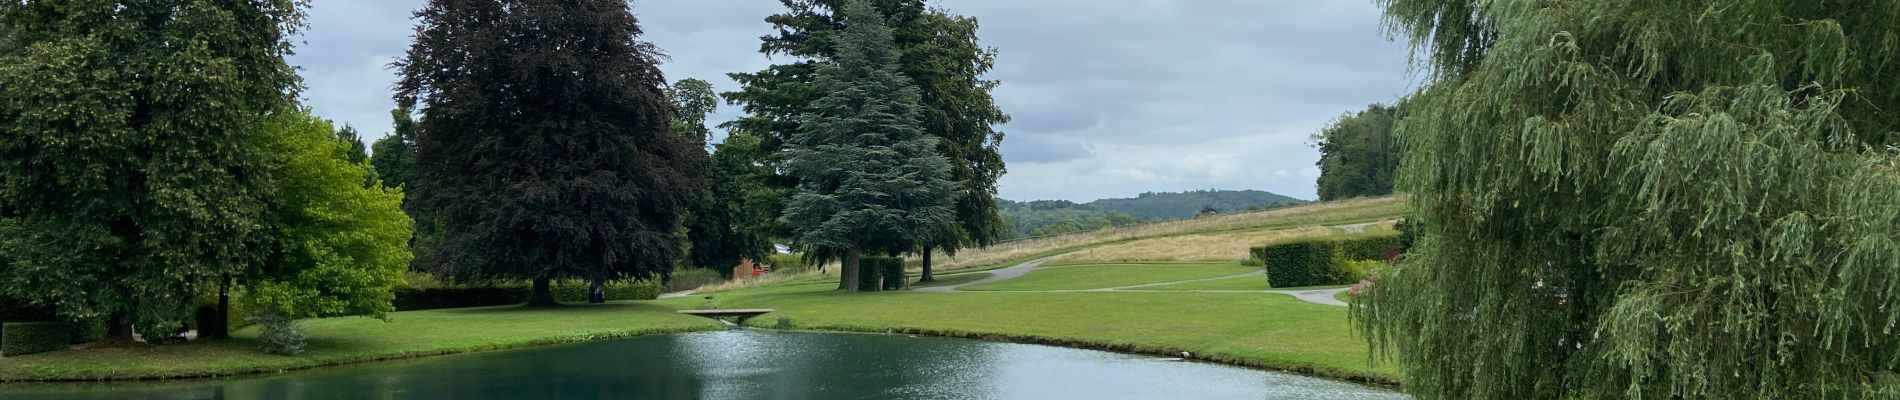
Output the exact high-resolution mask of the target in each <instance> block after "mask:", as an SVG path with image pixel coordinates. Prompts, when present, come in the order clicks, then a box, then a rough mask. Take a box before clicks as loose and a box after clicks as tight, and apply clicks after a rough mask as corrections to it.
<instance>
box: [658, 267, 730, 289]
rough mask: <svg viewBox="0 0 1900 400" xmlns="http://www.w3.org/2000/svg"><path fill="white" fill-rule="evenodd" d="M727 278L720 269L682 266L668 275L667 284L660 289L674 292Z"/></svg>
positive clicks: (722, 280) (696, 287)
mask: <svg viewBox="0 0 1900 400" xmlns="http://www.w3.org/2000/svg"><path fill="white" fill-rule="evenodd" d="M725 280H726V278H725V276H724V275H720V274H719V271H718V270H714V269H708V268H680V269H675V270H673V274H672V276H669V277H667V279H666V284H664V285H660V291H661V292H665V293H673V292H679V291H686V290H693V289H698V288H699V287H700V286H706V285H711V284H715V283H719V282H724V281H725Z"/></svg>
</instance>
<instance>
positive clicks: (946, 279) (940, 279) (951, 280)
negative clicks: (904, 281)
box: [910, 272, 992, 288]
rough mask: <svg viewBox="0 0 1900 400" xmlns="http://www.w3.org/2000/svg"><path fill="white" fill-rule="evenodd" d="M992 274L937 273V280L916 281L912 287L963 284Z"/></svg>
mask: <svg viewBox="0 0 1900 400" xmlns="http://www.w3.org/2000/svg"><path fill="white" fill-rule="evenodd" d="M990 275H992V274H990V273H988V272H971V273H967V274H956V275H937V280H936V281H935V282H930V283H916V284H912V285H910V287H913V288H922V287H931V286H950V285H961V284H964V283H967V282H973V281H976V280H979V279H983V278H988V277H990Z"/></svg>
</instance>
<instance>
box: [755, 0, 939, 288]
mask: <svg viewBox="0 0 1900 400" xmlns="http://www.w3.org/2000/svg"><path fill="white" fill-rule="evenodd" d="M841 11H842V14H843V17H844V21H845V22H847V27H846V28H845V30H844V31H843V34H842V35H841V36H840V37H838V42H837V44H838V49H837V50H838V51H837V55H836V57H835V63H831V64H824V65H822V66H821V67H820V68H819V69H818V74H817V78H816V79H814V80H813V82H812V86H811V87H812V89H814V90H815V91H817V92H818V93H822V94H823V96H822V97H820V98H819V99H818V101H816V102H814V103H813V104H812V106H811V107H812V108H811V113H810V114H806V115H804V116H802V118H801V124H800V129H799V131H798V132H797V133H796V134H794V135H793V136H792V138H791V140H790V141H788V142H787V144H788V145H789V146H790V151H789V152H788V153H787V155H786V162H785V168H786V171H787V172H788V174H789V175H791V176H793V177H796V178H797V179H798V182H799V184H798V190H797V192H795V193H793V194H792V196H791V199H790V200H789V201H788V202H787V203H786V207H785V214H784V217H783V221H784V222H785V223H786V224H787V225H789V226H791V227H792V230H793V233H794V234H795V238H796V239H797V241H798V242H799V243H801V244H804V245H807V246H810V247H812V248H815V249H818V250H819V251H822V252H825V253H828V254H834V255H838V256H839V257H841V259H842V260H843V261H844V270H843V271H844V274H843V275H844V276H843V280H842V282H841V284H840V288H841V289H846V290H853V291H855V290H858V289H859V288H858V287H857V278H858V277H857V275H856V274H857V273H858V271H857V261H858V256H859V254H860V253H861V252H871V253H872V254H885V255H891V254H897V253H902V252H907V251H911V250H912V249H916V248H917V247H918V245H920V244H921V241H922V240H924V239H926V236H925V235H926V233H927V231H928V230H930V229H932V228H934V227H937V226H940V224H945V223H948V222H950V219H951V218H953V215H954V214H953V213H954V210H952V208H951V201H952V199H951V194H952V192H953V190H954V186H955V182H953V181H951V180H950V179H949V178H950V168H951V167H950V162H949V160H948V159H946V158H944V157H943V156H942V155H939V154H937V152H936V144H937V139H936V138H935V137H932V136H929V135H927V134H925V133H924V132H923V130H922V129H921V127H919V126H918V120H917V115H918V113H919V112H920V110H919V109H920V107H921V106H920V105H919V103H918V101H919V100H918V90H917V88H916V87H915V86H912V85H911V83H910V80H909V79H908V78H905V77H904V76H903V75H902V74H900V73H899V72H898V64H897V61H898V60H897V58H898V57H900V56H901V53H899V52H898V51H897V50H896V48H895V46H894V45H893V42H892V41H891V29H890V28H889V27H887V26H885V25H884V17H883V15H881V14H879V13H878V12H877V10H876V9H875V8H873V7H872V6H871V4H870V2H868V1H852V2H848V3H846V4H845V6H844V8H843V9H842V10H841Z"/></svg>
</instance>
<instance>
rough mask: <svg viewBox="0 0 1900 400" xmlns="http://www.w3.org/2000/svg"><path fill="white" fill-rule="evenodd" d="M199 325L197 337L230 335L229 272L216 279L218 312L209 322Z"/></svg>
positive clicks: (215, 337) (218, 337) (219, 337)
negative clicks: (222, 278)
mask: <svg viewBox="0 0 1900 400" xmlns="http://www.w3.org/2000/svg"><path fill="white" fill-rule="evenodd" d="M199 325H202V326H199V327H198V338H199V339H223V338H228V337H231V274H224V280H221V281H218V312H217V313H216V315H215V316H213V317H211V321H210V322H209V323H203V324H199Z"/></svg>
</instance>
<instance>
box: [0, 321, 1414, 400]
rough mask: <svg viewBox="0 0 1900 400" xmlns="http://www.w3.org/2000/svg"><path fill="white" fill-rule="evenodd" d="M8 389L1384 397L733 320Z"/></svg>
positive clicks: (1195, 370) (1289, 378)
mask: <svg viewBox="0 0 1900 400" xmlns="http://www.w3.org/2000/svg"><path fill="white" fill-rule="evenodd" d="M0 398H5V399H20V400H24V399H368V398H375V399H455V400H476V399H583V398H584V399H593V398H603V399H606V398H611V399H698V398H705V399H762V398H774V399H1054V398H1074V399H1381V398H1404V396H1403V395H1400V394H1397V393H1394V392H1391V391H1388V390H1384V389H1379V388H1373V387H1367V386H1360V385H1354V384H1350V383H1344V382H1336V381H1330V380H1324V379H1317V378H1311V377H1305V376H1299V375H1291V374H1283V373H1276V372H1267V371H1260V370H1253V369H1245V368H1236V367H1229V366H1224V365H1216V364H1207V363H1198V362H1183V361H1174V360H1169V359H1163V358H1157V357H1152V356H1140V355H1128V354H1120V353H1110V352H1102V351H1092V350H1077V349H1068V348H1060V347H1050V346H1037V345H1026V344H1013V343H996V342H984V341H976V340H964V339H946V338H925V337H910V336H904V335H863V334H842V333H800V332H778V331H763V330H730V331H722V332H703V333H689V334H678V335H664V336H649V337H641V338H634V339H626V340H615V341H603V342H591V343H581V344H571V345H561V346H551V347H540V348H533V349H523V350H510V351H499V352H489V353H477V354H465V355H454V356H443V357H431V358H422V359H416V360H407V361H392V362H378V363H367V364H356V365H350V366H342V367H332V368H324V369H315V370H308V371H298V372H288V373H282V374H274V375H264V376H254V377H244V378H233V379H219V380H195V381H176V382H162V383H149V382H148V383H111V384H27V385H19V384H5V385H0Z"/></svg>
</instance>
